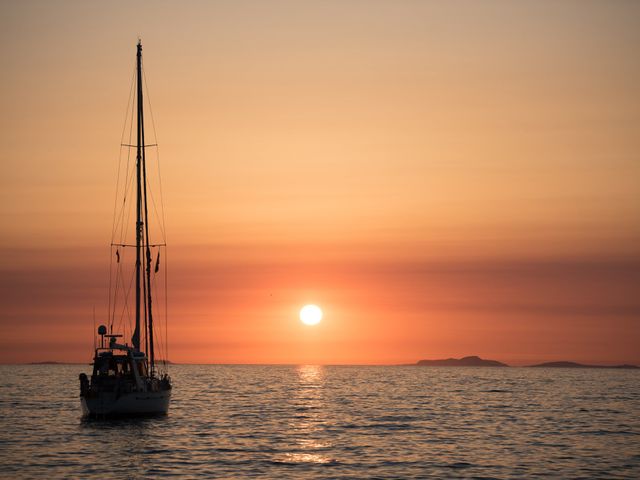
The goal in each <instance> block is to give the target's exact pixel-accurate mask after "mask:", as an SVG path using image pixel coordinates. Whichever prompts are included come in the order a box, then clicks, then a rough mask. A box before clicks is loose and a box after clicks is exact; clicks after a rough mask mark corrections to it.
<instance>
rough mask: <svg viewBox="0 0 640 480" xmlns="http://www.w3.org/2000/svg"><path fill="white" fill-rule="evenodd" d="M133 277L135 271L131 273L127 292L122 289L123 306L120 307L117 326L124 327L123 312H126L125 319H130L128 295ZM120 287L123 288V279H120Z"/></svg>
mask: <svg viewBox="0 0 640 480" xmlns="http://www.w3.org/2000/svg"><path fill="white" fill-rule="evenodd" d="M134 277H135V271H132V272H131V280H130V281H129V288H128V289H127V290H124V288H123V291H124V292H125V294H124V304H123V306H122V313H121V314H120V323H119V325H118V326H123V327H124V313H125V310H126V312H127V317H128V318H131V311H130V310H129V294H130V293H131V285H132V284H133V278H134ZM120 278H122V275H121V277H120ZM122 285H123V287H124V278H122ZM123 330H124V328H123Z"/></svg>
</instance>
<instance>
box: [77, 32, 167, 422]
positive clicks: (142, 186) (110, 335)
mask: <svg viewBox="0 0 640 480" xmlns="http://www.w3.org/2000/svg"><path fill="white" fill-rule="evenodd" d="M134 78H135V80H133V84H132V92H133V85H135V93H136V95H135V104H136V122H135V123H136V124H137V127H136V143H135V144H134V145H131V144H130V143H131V142H130V143H129V144H122V146H123V147H127V148H131V149H135V152H136V157H135V164H134V163H133V162H131V164H130V165H131V176H130V181H129V177H127V181H126V182H125V183H126V184H128V186H125V188H124V190H123V192H124V199H125V200H123V205H124V204H125V202H126V200H127V193H128V192H129V190H134V189H135V196H134V197H135V205H131V209H132V210H130V211H131V212H132V211H133V210H135V223H134V224H133V225H132V226H131V227H130V228H129V229H128V230H127V231H129V232H130V231H131V230H134V231H135V244H133V243H127V241H126V239H127V237H126V235H124V236H123V235H121V238H120V240H117V239H116V240H114V239H113V238H112V243H111V248H112V250H114V249H115V250H114V251H115V257H116V270H117V272H119V274H118V276H116V279H117V278H123V275H122V274H121V256H122V257H124V256H125V255H124V250H125V248H126V247H130V248H135V260H132V262H131V263H132V265H131V266H130V269H131V277H132V278H131V281H130V282H120V283H118V281H116V282H115V291H116V292H118V286H119V285H120V287H121V288H120V296H121V297H124V298H123V299H120V300H121V303H123V304H124V308H122V309H121V310H120V311H121V312H127V313H128V315H129V317H131V321H132V320H133V319H134V318H135V327H134V328H133V331H132V336H131V343H129V342H126V341H123V340H122V338H123V336H124V335H123V334H122V333H114V323H116V320H117V315H116V303H117V302H116V296H117V295H116V294H113V296H112V292H111V290H112V286H111V285H110V287H109V288H110V292H109V303H110V306H109V322H108V324H109V328H107V326H106V325H100V326H99V327H98V329H97V334H98V336H99V339H100V340H99V344H97V343H96V340H97V338H98V337H96V336H95V333H94V355H93V370H92V373H91V375H90V377H89V376H87V375H86V374H85V373H82V374H80V402H81V407H82V412H83V414H84V415H87V416H111V415H153V414H166V413H167V412H168V410H169V403H170V400H171V389H172V384H171V378H170V377H169V375H168V373H167V372H166V363H167V362H166V361H165V362H157V361H156V358H155V346H156V343H158V342H157V339H154V331H155V330H154V329H155V328H156V325H154V315H153V313H154V311H153V309H152V305H153V298H154V295H152V294H153V293H155V292H157V290H158V289H157V283H156V280H155V277H156V275H155V274H156V273H157V272H158V269H159V262H160V247H165V246H166V242H165V243H155V244H154V243H152V242H151V240H150V234H149V232H150V227H149V206H150V204H151V203H152V202H154V199H153V196H151V197H150V201H149V202H148V199H149V197H148V193H150V191H149V189H148V169H147V162H146V154H145V153H146V148H147V147H150V146H156V145H145V129H144V102H143V71H142V42H141V41H139V42H138V45H137V53H136V68H135V75H134ZM133 98H134V97H130V99H131V112H132V115H131V124H130V125H131V128H130V136H131V135H132V134H133V124H134V121H133ZM125 126H126V123H125ZM123 132H124V131H123ZM123 135H124V133H123ZM127 165H128V167H127V172H128V171H129V163H128V164H127ZM134 170H135V174H134V173H133V171H134ZM134 180H135V185H134ZM132 196H133V195H132ZM116 205H117V203H116ZM123 209H124V207H123ZM114 218H115V217H114ZM119 218H121V219H122V222H121V223H122V224H123V225H124V224H125V223H128V222H125V220H127V219H128V218H129V217H128V215H121V216H120V217H119ZM115 224H116V221H115V219H114V232H115V231H116V230H115V228H116V227H115ZM124 228H125V227H123V230H122V231H124ZM163 231H164V230H163ZM114 237H115V234H114ZM129 250H130V249H129ZM155 250H157V259H156V261H155V268H152V263H154V262H153V257H154V253H156V252H155ZM134 262H135V263H134ZM112 264H113V260H112ZM134 279H135V282H134ZM134 283H135V287H134V288H135V312H133V314H132V312H131V311H130V310H131V309H130V307H129V306H128V302H127V299H128V296H129V295H128V292H126V294H125V293H123V291H124V290H125V286H126V285H129V289H131V285H132V284H134ZM164 285H165V288H166V281H165V283H164ZM112 298H113V302H112ZM165 298H166V297H165ZM112 303H113V305H112ZM165 314H166V312H165ZM122 316H124V314H123V315H121V318H122ZM165 319H166V318H165ZM123 328H126V327H123ZM165 338H166V337H165ZM142 340H143V342H142V343H141V341H142ZM143 347H144V349H143ZM145 350H146V352H145ZM165 358H166V357H165Z"/></svg>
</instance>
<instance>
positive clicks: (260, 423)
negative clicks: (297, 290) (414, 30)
mask: <svg viewBox="0 0 640 480" xmlns="http://www.w3.org/2000/svg"><path fill="white" fill-rule="evenodd" d="M83 371H84V372H88V371H89V366H88V365H87V366H83V365H2V366H0V379H1V380H0V477H2V478H11V479H14V478H48V479H53V478H74V479H76V478H77V479H90V478H97V479H107V478H132V479H138V478H163V477H177V478H248V477H263V478H293V479H297V478H301V479H304V478H331V479H333V478H336V479H338V478H385V479H386V478H393V479H396V478H398V479H402V478H443V479H452V478H474V479H507V478H517V479H525V478H540V477H542V478H558V479H573V478H588V479H591V478H603V479H605V478H606V479H618V478H620V479H622V478H624V479H638V478H640V371H633V370H614V369H558V368H553V369H538V368H513V367H512V368H486V367H485V368H483V367H469V368H463V367H415V366H320V365H290V366H287V365H284V366H283V365H173V366H171V367H170V374H171V376H172V378H173V381H174V391H173V399H172V405H171V409H170V412H169V414H168V415H166V416H161V417H153V418H142V419H131V418H129V419H113V420H109V419H102V420H92V419H85V418H82V416H81V410H80V402H79V397H78V394H79V382H78V374H79V373H81V372H83Z"/></svg>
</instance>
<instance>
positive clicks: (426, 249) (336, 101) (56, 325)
mask: <svg viewBox="0 0 640 480" xmlns="http://www.w3.org/2000/svg"><path fill="white" fill-rule="evenodd" d="M460 7H463V8H460ZM576 12H579V15H576ZM125 13H127V15H125ZM130 13H131V15H129V14H130ZM0 14H1V15H0V18H1V20H0V22H2V27H3V28H2V30H1V32H0V36H1V38H2V42H1V44H2V47H0V48H1V50H0V51H1V52H2V59H3V75H2V78H1V79H0V102H1V103H2V105H3V111H4V112H5V115H4V117H3V120H2V126H3V128H2V129H0V159H1V160H2V165H3V167H4V168H3V170H4V175H3V177H2V178H0V187H1V188H0V195H1V201H0V220H1V222H0V224H1V225H2V227H1V229H2V230H1V233H2V235H1V236H0V327H1V328H2V332H3V334H2V336H1V337H0V363H8V364H14V363H20V364H23V363H34V362H39V361H40V362H41V361H45V360H39V359H38V358H47V359H53V358H56V359H61V360H60V361H61V362H62V363H65V362H71V363H75V364H78V363H88V362H90V360H91V357H92V353H93V349H92V344H93V342H94V341H95V331H94V330H95V327H97V325H101V324H109V322H108V321H107V319H111V324H113V321H114V320H113V319H114V318H115V314H113V316H112V312H111V311H110V309H111V307H112V306H111V303H110V302H111V298H112V297H111V292H110V291H109V289H110V288H111V283H110V277H109V275H110V262H114V258H113V253H110V246H109V244H110V243H111V241H110V240H111V238H112V237H110V234H111V233H112V232H113V231H114V226H115V224H116V221H115V217H114V212H113V209H114V206H117V205H119V204H118V203H117V201H116V203H114V198H115V194H116V193H117V187H116V184H117V182H118V179H119V177H118V175H119V170H118V168H119V162H120V161H122V158H119V151H120V150H121V147H120V143H122V142H121V136H122V138H125V137H124V136H123V135H124V133H125V132H126V127H127V125H128V124H127V123H126V122H127V120H126V118H125V117H126V113H127V112H128V111H129V108H128V107H127V95H128V94H129V89H130V88H131V79H132V72H133V70H132V68H133V66H134V59H135V58H134V56H135V51H136V43H137V40H138V38H139V37H140V38H142V43H143V45H144V71H145V79H146V80H145V81H148V92H147V93H148V97H145V98H150V102H151V105H152V113H153V114H152V115H148V116H147V117H146V118H147V121H148V122H149V125H148V127H149V138H148V139H149V141H150V142H151V139H152V138H153V137H156V133H155V132H156V126H157V143H158V144H159V145H160V147H159V152H161V153H160V154H159V155H158V156H159V157H161V159H159V158H157V157H154V158H153V162H155V161H156V160H159V164H160V165H161V169H162V181H163V183H162V192H161V193H162V194H163V195H162V202H161V204H162V215H163V218H164V213H165V212H166V232H167V238H168V240H167V242H168V245H169V247H168V251H167V255H166V256H165V255H164V253H163V256H162V263H161V265H160V267H161V274H164V273H165V272H168V273H167V277H166V278H167V282H168V285H167V286H168V297H167V298H166V301H167V303H166V304H165V303H164V302H158V303H157V304H154V308H157V309H158V310H157V314H158V320H160V322H161V324H162V325H161V326H162V328H163V329H164V328H165V325H164V321H165V320H164V315H165V314H168V324H167V328H166V330H167V332H166V337H165V336H164V334H163V337H162V338H161V339H160V340H161V341H162V342H165V341H166V343H168V351H169V355H168V358H171V359H174V360H171V361H172V362H175V363H177V364H226V365H307V364H312V365H399V364H403V363H405V364H406V363H411V362H417V361H418V360H421V359H425V358H429V359H431V358H434V359H436V358H437V359H441V358H449V357H452V358H460V357H463V356H467V355H468V353H467V352H475V353H473V355H478V356H480V357H482V358H485V359H496V360H499V361H502V362H505V363H507V364H509V365H512V366H524V365H527V364H534V363H543V362H550V361H574V362H578V363H582V364H594V365H597V364H600V365H605V364H609V365H618V364H631V365H640V347H639V345H640V299H639V298H638V286H639V285H640V201H638V200H639V199H640V189H639V187H638V181H637V179H638V178H640V158H639V156H638V155H639V154H638V148H637V146H638V145H637V139H638V138H640V104H639V103H638V101H637V99H638V98H640V97H639V94H640V87H638V86H639V85H640V56H639V55H637V49H638V48H637V45H640V21H639V19H640V4H638V3H623V2H620V3H606V4H605V3H597V2H576V3H573V2H567V3H563V4H553V3H543V4H540V3H539V2H535V1H532V0H530V1H523V2H520V3H517V4H510V3H504V2H498V1H489V2H486V3H484V2H483V3H482V4H477V3H475V2H471V1H469V2H462V3H461V4H460V5H451V4H439V3H415V2H408V1H399V2H389V3H386V2H372V3H370V4H368V5H367V6H366V7H365V6H364V5H363V4H361V3H358V2H347V3H343V2H323V3H321V4H320V3H317V4H316V3H312V4H309V5H299V4H298V3H297V2H294V1H292V0H287V1H276V2H273V3H271V2H270V3H269V4H268V5H266V4H262V3H261V2H259V1H247V2H240V4H238V3H236V2H231V1H222V2H218V3H216V4H207V3H201V2H191V3H188V5H187V7H185V6H180V5H173V4H170V3H163V2H160V3H158V4H157V5H155V6H154V10H153V11H152V12H147V11H146V6H145V5H133V6H129V5H127V6H124V5H115V6H109V7H104V6H102V5H99V4H87V3H86V2H80V1H76V0H70V1H65V2H56V3H48V2H41V1H28V2H5V3H3V4H2V5H0ZM134 17H136V18H137V20H135V19H134ZM80 40H81V41H80ZM148 113H151V112H150V111H149V112H148ZM123 122H124V127H125V128H123ZM151 125H152V126H153V128H151ZM152 131H153V134H151V132H152ZM124 143H126V142H124ZM154 143H155V140H154ZM154 152H155V151H154ZM120 153H121V152H120ZM149 155H150V158H151V153H150V154H149ZM153 155H155V153H153ZM153 165H155V163H154V164H153ZM125 171H126V170H125ZM125 178H126V177H125ZM153 179H154V181H155V177H154V178H153ZM158 179H159V174H158ZM125 181H126V180H125ZM154 188H157V186H156V185H155V184H154V185H153V186H152V187H150V189H154ZM153 191H156V192H158V191H159V190H153ZM154 201H155V200H154ZM154 208H155V204H154ZM156 213H157V212H156ZM123 218H124V215H123ZM122 255H123V257H124V253H122ZM127 259H128V257H127ZM117 261H118V262H119V261H120V252H118V260H117ZM158 261H159V260H158ZM123 263H124V260H123ZM117 281H118V280H116V282H117ZM123 282H124V280H123ZM123 284H124V283H123ZM163 300H164V298H163ZM305 306H317V307H319V308H320V309H321V310H320V315H321V317H322V318H321V321H320V319H317V322H315V323H314V322H305V320H304V319H303V318H302V316H301V313H300V312H301V309H303V307H305ZM94 311H95V325H94V318H93V312H94ZM114 311H115V310H114ZM124 317H125V310H124V308H123V309H122V315H121V316H120V318H119V322H120V323H121V324H122V325H123V326H122V331H121V332H119V333H123V334H124V335H125V339H124V341H126V342H130V341H131V340H130V336H131V326H130V325H128V324H127V323H126V321H125V320H126V319H124ZM123 319H124V320H123ZM301 320H302V321H301ZM163 345H164V343H163ZM424 352H428V355H426V354H425V353H424ZM84 358H86V359H87V362H84V361H81V360H82V359H84ZM52 361H58V360H52Z"/></svg>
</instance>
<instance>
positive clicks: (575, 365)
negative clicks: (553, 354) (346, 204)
mask: <svg viewBox="0 0 640 480" xmlns="http://www.w3.org/2000/svg"><path fill="white" fill-rule="evenodd" d="M530 366H531V367H532V368H627V369H636V368H638V367H637V366H635V365H627V364H624V365H585V364H582V363H576V362H567V361H562V362H546V363H540V364H538V365H530Z"/></svg>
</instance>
